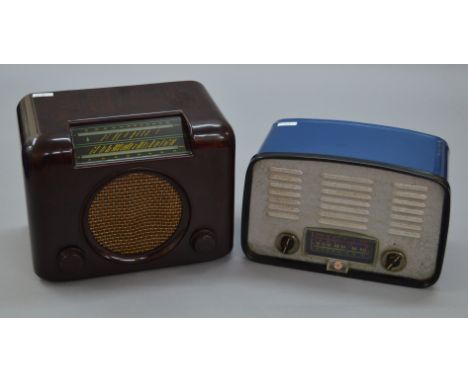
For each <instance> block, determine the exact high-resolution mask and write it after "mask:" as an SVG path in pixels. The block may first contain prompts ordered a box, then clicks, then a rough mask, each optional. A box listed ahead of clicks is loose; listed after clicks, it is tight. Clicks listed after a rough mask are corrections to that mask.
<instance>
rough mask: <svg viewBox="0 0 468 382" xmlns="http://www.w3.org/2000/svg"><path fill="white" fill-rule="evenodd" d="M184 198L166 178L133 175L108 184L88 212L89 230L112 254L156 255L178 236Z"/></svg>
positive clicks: (130, 174)
mask: <svg viewBox="0 0 468 382" xmlns="http://www.w3.org/2000/svg"><path fill="white" fill-rule="evenodd" d="M182 212H183V206H182V197H181V195H180V193H179V191H178V190H177V189H176V188H175V187H174V186H173V185H172V184H171V183H170V182H169V181H168V180H167V179H165V178H163V177H162V176H158V175H156V174H152V173H149V172H133V173H129V174H126V175H122V176H119V177H117V178H115V179H113V180H111V181H110V182H109V183H107V184H105V185H104V186H103V187H102V188H101V189H100V190H99V191H98V192H97V193H96V195H95V196H94V198H93V199H92V201H91V204H90V206H89V209H88V227H89V230H90V232H91V234H92V236H93V237H94V239H95V240H96V242H97V243H98V244H99V245H101V246H102V247H104V248H105V249H107V250H108V251H110V252H113V253H116V254H119V255H123V256H132V255H138V254H143V253H148V252H153V251H156V250H157V249H158V248H159V247H161V246H162V245H163V244H164V243H166V242H167V241H168V240H169V239H170V238H171V237H172V236H173V235H174V233H175V232H176V230H177V227H178V226H179V223H180V221H181V218H182Z"/></svg>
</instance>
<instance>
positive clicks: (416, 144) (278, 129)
mask: <svg viewBox="0 0 468 382" xmlns="http://www.w3.org/2000/svg"><path fill="white" fill-rule="evenodd" d="M448 152H449V148H448V145H447V142H445V141H444V140H443V139H442V138H439V137H437V136H434V135H430V134H424V133H419V132H416V131H412V130H406V129H399V128H396V127H389V126H380V125H372V124H367V123H358V122H347V121H334V120H324V119H281V120H279V121H277V122H275V123H274V124H273V126H272V128H271V130H270V133H269V134H268V136H267V137H266V139H265V142H263V145H262V147H261V148H260V151H259V154H263V153H282V154H305V155H318V156H325V157H332V158H345V159H355V160H362V161H366V162H373V163H380V164H383V165H389V166H397V167H403V168H406V169H409V170H416V171H420V172H424V173H428V174H431V175H435V176H439V177H441V178H444V179H447V166H448Z"/></svg>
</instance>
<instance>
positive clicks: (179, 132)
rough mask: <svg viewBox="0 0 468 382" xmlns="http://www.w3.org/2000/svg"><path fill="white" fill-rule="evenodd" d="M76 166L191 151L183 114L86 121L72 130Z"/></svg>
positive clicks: (181, 153) (180, 153)
mask: <svg viewBox="0 0 468 382" xmlns="http://www.w3.org/2000/svg"><path fill="white" fill-rule="evenodd" d="M71 134H72V142H73V147H74V155H75V165H76V166H77V167H79V166H83V165H87V164H97V163H103V162H110V161H121V160H126V159H138V158H147V157H154V156H166V155H175V154H177V155H183V154H189V153H190V150H189V148H188V146H187V144H186V137H185V134H184V128H183V125H182V119H181V117H166V118H153V119H142V120H133V121H122V122H114V123H102V124H87V125H81V126H75V127H72V129H71Z"/></svg>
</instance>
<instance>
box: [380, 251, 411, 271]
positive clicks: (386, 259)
mask: <svg viewBox="0 0 468 382" xmlns="http://www.w3.org/2000/svg"><path fill="white" fill-rule="evenodd" d="M382 265H383V266H384V268H385V269H386V270H387V271H390V272H398V271H401V270H402V269H403V268H404V267H405V266H406V256H405V254H404V253H403V252H401V251H398V250H394V249H391V250H388V251H385V252H384V253H383V255H382Z"/></svg>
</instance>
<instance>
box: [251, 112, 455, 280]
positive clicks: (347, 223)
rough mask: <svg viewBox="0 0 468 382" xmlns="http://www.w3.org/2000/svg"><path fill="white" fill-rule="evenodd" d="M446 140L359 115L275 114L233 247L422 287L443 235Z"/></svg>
mask: <svg viewBox="0 0 468 382" xmlns="http://www.w3.org/2000/svg"><path fill="white" fill-rule="evenodd" d="M447 161H448V146H447V144H446V142H445V141H444V140H442V139H441V138H438V137H435V136H432V135H428V134H422V133H418V132H414V131H410V130H404V129H398V128H392V127H386V126H377V125H369V124H363V123H354V122H343V121H331V120H313V119H285V120H280V121H278V122H277V123H275V124H274V125H273V127H272V129H271V131H270V133H269V135H268V137H267V138H266V140H265V142H264V143H263V146H262V147H261V149H260V151H259V153H258V154H257V155H255V156H254V157H253V159H252V161H251V163H250V165H249V168H248V171H247V176H246V182H245V193H244V207H243V222H242V224H243V227H242V246H243V249H244V252H245V253H246V255H247V256H248V257H249V258H250V259H252V260H255V261H259V262H262V263H270V264H275V265H283V266H288V267H294V268H302V269H308V270H314V271H319V272H328V273H330V274H337V275H343V276H350V277H357V278H363V279H369V280H375V281H382V282H388V283H395V284H401V285H408V286H413V287H427V286H429V285H431V284H433V283H434V282H436V281H437V279H438V277H439V275H440V272H441V267H442V260H443V256H444V249H445V242H446V238H447V230H448V222H449V209H450V191H449V185H448V183H447V166H448V162H447Z"/></svg>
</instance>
